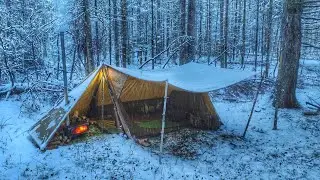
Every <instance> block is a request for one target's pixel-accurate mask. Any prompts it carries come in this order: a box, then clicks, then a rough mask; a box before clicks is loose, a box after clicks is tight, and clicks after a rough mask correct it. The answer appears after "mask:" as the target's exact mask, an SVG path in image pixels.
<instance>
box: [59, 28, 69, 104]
mask: <svg viewBox="0 0 320 180" xmlns="http://www.w3.org/2000/svg"><path fill="white" fill-rule="evenodd" d="M60 39H61V40H60V42H61V55H62V66H63V82H64V98H65V103H66V105H67V104H69V99H68V82H67V64H66V63H67V62H66V49H65V46H64V32H60Z"/></svg>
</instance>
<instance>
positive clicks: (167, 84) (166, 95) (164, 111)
mask: <svg viewBox="0 0 320 180" xmlns="http://www.w3.org/2000/svg"><path fill="white" fill-rule="evenodd" d="M168 86H169V83H168V80H167V81H166V87H165V91H164V92H165V93H164V102H163V113H162V127H161V143H160V152H161V153H162V150H163V138H164V128H165V125H166V110H167V99H168Z"/></svg>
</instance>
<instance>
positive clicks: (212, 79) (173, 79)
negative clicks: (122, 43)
mask: <svg viewBox="0 0 320 180" xmlns="http://www.w3.org/2000/svg"><path fill="white" fill-rule="evenodd" d="M112 68H113V69H116V70H118V71H120V72H122V73H124V74H127V75H129V76H132V77H135V78H137V79H141V80H145V81H153V82H161V81H166V80H168V83H169V84H170V85H172V86H175V87H177V88H180V89H183V90H185V91H190V92H196V93H197V92H198V93H203V92H209V91H213V90H217V89H221V88H225V87H227V86H230V85H232V84H235V83H237V82H240V81H242V80H244V79H247V78H249V77H251V76H253V75H254V74H255V73H254V72H252V71H246V70H239V69H223V68H217V67H213V66H208V65H204V64H198V63H193V62H192V63H188V64H185V65H183V66H179V67H176V68H172V69H168V70H154V71H150V70H149V71H148V70H138V69H126V68H120V67H113V66H112Z"/></svg>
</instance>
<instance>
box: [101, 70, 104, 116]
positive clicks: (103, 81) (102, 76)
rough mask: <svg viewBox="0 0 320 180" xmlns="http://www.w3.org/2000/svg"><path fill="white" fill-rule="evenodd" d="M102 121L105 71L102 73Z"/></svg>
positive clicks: (102, 114)
mask: <svg viewBox="0 0 320 180" xmlns="http://www.w3.org/2000/svg"><path fill="white" fill-rule="evenodd" d="M101 120H104V71H102V105H101Z"/></svg>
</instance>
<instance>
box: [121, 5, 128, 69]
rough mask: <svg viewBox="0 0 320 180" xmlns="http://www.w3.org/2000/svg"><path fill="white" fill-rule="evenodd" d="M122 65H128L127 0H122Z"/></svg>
mask: <svg viewBox="0 0 320 180" xmlns="http://www.w3.org/2000/svg"><path fill="white" fill-rule="evenodd" d="M121 35H122V41H121V43H122V48H121V52H122V67H124V68H125V67H127V40H128V29H127V0H121Z"/></svg>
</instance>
